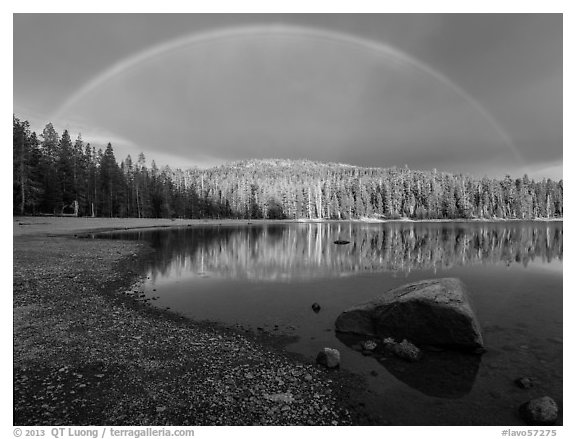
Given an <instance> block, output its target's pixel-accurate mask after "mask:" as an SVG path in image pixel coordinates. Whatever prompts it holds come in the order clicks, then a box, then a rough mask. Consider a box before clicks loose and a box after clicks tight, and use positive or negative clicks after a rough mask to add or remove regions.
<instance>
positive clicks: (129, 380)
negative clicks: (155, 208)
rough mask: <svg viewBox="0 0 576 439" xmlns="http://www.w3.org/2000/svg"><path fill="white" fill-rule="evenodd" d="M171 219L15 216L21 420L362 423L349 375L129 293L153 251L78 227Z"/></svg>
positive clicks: (17, 421)
mask: <svg viewBox="0 0 576 439" xmlns="http://www.w3.org/2000/svg"><path fill="white" fill-rule="evenodd" d="M165 222H166V221H165V220H101V219H81V218H15V220H14V235H15V236H14V242H13V245H14V247H13V255H14V267H13V270H14V271H13V275H14V278H13V293H14V296H13V304H14V364H13V370H14V424H15V425H252V424H256V425H266V424H271V425H302V424H305V425H306V424H308V425H335V424H338V425H341V424H350V423H351V422H353V423H357V422H358V420H357V419H356V420H353V419H351V416H353V413H352V414H351V413H350V412H349V411H348V410H347V409H346V408H345V406H346V405H347V404H346V402H345V401H346V400H347V393H348V390H347V388H350V387H351V384H350V381H349V379H350V378H349V377H345V376H344V372H340V371H336V372H334V371H326V370H323V369H320V368H318V367H316V366H315V365H313V364H307V363H306V362H304V361H299V360H298V359H295V358H294V357H291V356H288V355H287V354H285V353H283V352H282V351H280V350H278V349H276V348H275V347H274V346H272V345H270V344H263V343H259V342H258V341H257V340H254V339H253V338H252V337H250V336H248V335H244V334H240V333H237V332H234V331H232V330H228V329H225V328H222V327H219V326H218V325H212V324H207V323H197V322H192V321H190V320H188V319H185V318H183V317H180V316H178V315H177V314H174V313H171V312H167V311H163V310H158V309H155V308H153V307H150V306H149V305H147V303H145V302H141V301H138V300H137V299H136V298H135V297H134V296H135V295H126V294H123V292H124V291H125V290H126V289H127V288H129V287H130V286H131V285H134V282H135V281H136V280H137V279H138V278H139V277H141V275H142V271H141V261H142V258H146V257H147V255H148V254H150V252H151V251H152V250H151V249H150V248H149V247H147V245H146V244H144V243H134V242H127V241H112V240H84V239H75V238H74V237H73V236H71V235H73V234H74V233H75V232H80V231H86V230H93V229H110V228H125V227H130V228H131V227H152V226H158V225H164V223H165ZM196 223H199V222H196ZM166 225H174V223H173V222H172V221H169V220H168V221H167V224H166ZM54 234H56V235H60V236H50V235H54ZM346 383H348V384H346Z"/></svg>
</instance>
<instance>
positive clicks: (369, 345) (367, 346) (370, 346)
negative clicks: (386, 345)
mask: <svg viewBox="0 0 576 439" xmlns="http://www.w3.org/2000/svg"><path fill="white" fill-rule="evenodd" d="M377 347H378V344H376V342H375V341H374V340H367V341H365V342H364V343H362V349H364V350H365V351H373V350H374V349H376V348H377Z"/></svg>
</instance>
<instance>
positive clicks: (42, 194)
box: [13, 116, 563, 219]
mask: <svg viewBox="0 0 576 439" xmlns="http://www.w3.org/2000/svg"><path fill="white" fill-rule="evenodd" d="M562 198H563V181H562V180H560V181H558V182H556V181H552V180H550V179H543V180H541V181H534V180H533V179H530V178H529V177H528V176H527V175H524V177H522V178H515V179H513V178H511V177H510V176H506V177H504V178H503V179H494V178H488V177H483V178H480V179H478V178H473V177H472V176H469V175H464V174H452V173H447V172H438V171H436V170H433V171H428V170H421V171H419V170H410V169H408V168H407V167H404V168H363V167H357V166H351V165H345V164H338V163H320V162H313V161H309V160H287V159H267V160H256V159H254V160H245V161H239V162H234V163H227V164H224V165H221V166H218V167H213V168H209V169H199V168H194V169H187V170H182V169H171V168H170V167H168V166H164V167H162V168H158V166H157V165H156V163H155V162H154V161H153V160H152V161H151V162H150V164H148V163H147V159H146V157H145V156H144V154H142V153H141V154H140V155H139V156H138V158H137V159H136V161H133V159H132V158H131V157H130V156H128V157H126V158H125V159H124V160H123V161H120V162H119V161H118V160H117V159H116V157H115V155H114V149H113V147H112V145H111V144H110V143H108V145H107V146H106V147H105V148H104V150H102V148H98V149H97V148H96V147H95V146H92V145H90V144H89V143H85V142H84V141H83V140H82V137H81V135H78V136H77V138H76V139H75V140H74V141H73V140H72V139H71V137H70V134H69V133H68V131H64V132H63V133H62V134H61V135H60V134H59V133H58V132H56V130H55V129H54V127H53V125H52V124H51V123H48V124H47V125H46V126H45V128H44V129H43V131H42V133H41V134H40V135H37V134H36V133H35V132H33V131H32V130H31V129H30V124H29V122H27V121H22V120H20V119H18V118H17V117H16V116H14V117H13V213H14V215H77V216H93V217H135V218H246V219H258V218H268V219H300V218H302V219H306V218H307V219H359V218H381V219H399V218H411V219H457V218H466V219H468V218H469V219H472V218H478V219H536V218H561V217H562V214H563V202H562Z"/></svg>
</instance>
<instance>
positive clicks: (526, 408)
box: [519, 396, 558, 425]
mask: <svg viewBox="0 0 576 439" xmlns="http://www.w3.org/2000/svg"><path fill="white" fill-rule="evenodd" d="M519 412H520V416H521V417H522V419H524V421H526V423H527V424H529V425H554V424H555V423H556V420H557V419H558V405H557V404H556V401H554V400H553V399H552V398H550V397H549V396H543V397H542V398H536V399H531V400H530V401H528V402H525V403H524V404H522V405H521V406H520V409H519Z"/></svg>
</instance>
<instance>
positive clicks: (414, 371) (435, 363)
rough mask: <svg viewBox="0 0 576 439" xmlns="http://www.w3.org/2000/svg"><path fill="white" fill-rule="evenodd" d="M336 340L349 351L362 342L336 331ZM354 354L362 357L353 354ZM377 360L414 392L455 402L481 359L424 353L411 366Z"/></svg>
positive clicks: (391, 357) (470, 382) (388, 359)
mask: <svg viewBox="0 0 576 439" xmlns="http://www.w3.org/2000/svg"><path fill="white" fill-rule="evenodd" d="M336 337H337V338H338V340H340V341H341V342H342V343H344V344H345V345H346V346H348V347H349V348H351V349H354V347H355V346H356V345H358V344H359V343H360V341H362V340H363V339H362V338H360V337H358V336H355V335H351V334H343V333H338V332H337V333H336ZM354 350H356V349H354ZM356 355H362V354H360V353H359V352H356ZM376 359H377V361H378V363H379V364H380V365H381V366H383V367H385V368H386V370H387V371H388V372H390V374H392V375H393V376H394V377H396V378H397V379H398V380H400V381H402V382H403V383H405V384H407V385H408V386H410V387H412V388H413V389H415V390H418V391H419V392H422V393H423V394H425V395H428V396H433V397H436V398H450V399H456V398H462V397H463V396H466V395H467V394H468V393H470V391H471V390H472V387H473V386H474V381H475V380H476V375H477V374H478V369H479V368H480V362H481V361H482V356H481V355H474V354H469V353H462V352H456V351H441V352H433V351H425V352H424V355H423V356H422V358H421V359H420V360H419V361H417V362H414V363H410V362H407V361H406V360H402V359H400V358H397V357H395V356H394V355H393V354H389V355H384V354H382V353H379V354H376Z"/></svg>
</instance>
